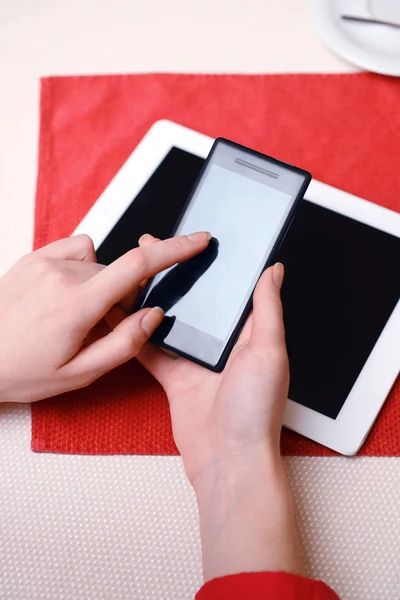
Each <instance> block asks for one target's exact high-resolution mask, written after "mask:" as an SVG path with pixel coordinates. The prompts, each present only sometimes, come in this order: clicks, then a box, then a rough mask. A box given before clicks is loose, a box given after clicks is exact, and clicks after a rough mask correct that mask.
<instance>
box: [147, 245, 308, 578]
mask: <svg viewBox="0 0 400 600" xmlns="http://www.w3.org/2000/svg"><path fill="white" fill-rule="evenodd" d="M158 243H159V242H158V241H157V240H155V239H154V238H152V237H151V236H145V237H143V238H142V244H143V246H144V247H148V246H150V247H151V246H153V245H154V246H157V244H158ZM283 277H284V270H283V266H282V265H280V264H277V265H275V266H274V267H272V268H270V269H268V270H267V271H266V272H265V273H264V274H263V276H262V277H261V279H260V281H259V282H258V285H257V287H256V290H255V292H254V299H253V312H252V315H251V316H250V317H249V319H248V321H247V323H246V325H245V327H244V329H243V331H242V333H241V335H240V338H239V340H238V342H237V344H236V346H235V348H234V350H233V352H232V354H231V356H230V358H229V361H228V363H227V365H226V367H225V370H224V371H223V372H222V373H213V372H211V371H208V370H206V369H204V368H202V367H200V366H198V365H196V364H194V363H192V362H189V361H188V360H185V359H183V358H177V359H174V358H172V357H170V356H168V355H167V354H165V352H163V351H162V350H160V349H159V348H156V347H154V346H152V345H151V344H146V345H145V346H144V348H143V350H142V351H141V352H140V354H139V355H138V359H139V360H140V361H141V362H142V363H143V365H144V366H145V367H146V368H147V369H148V370H149V371H150V372H151V373H152V374H153V375H154V376H155V377H156V379H158V381H159V382H160V383H161V385H162V386H163V387H164V389H165V391H166V393H167V396H168V398H169V402H170V409H171V417H172V426H173V432H174V438H175V442H176V444H177V446H178V448H179V450H180V452H181V455H182V458H183V463H184V467H185V470H186V473H187V476H188V478H189V480H190V481H191V483H192V485H193V487H194V490H195V492H196V496H197V500H198V504H199V511H200V526H201V536H202V546H203V568H204V576H205V579H206V580H209V579H212V578H214V577H218V576H221V575H227V574H229V573H238V572H243V571H257V570H283V571H290V572H293V573H300V574H302V573H303V566H302V561H301V556H300V551H299V546H298V542H297V536H296V528H295V522H294V517H293V510H292V503H291V496H290V491H289V488H288V484H287V481H286V477H285V472H284V469H283V465H282V461H281V459H280V452H279V439H280V431H281V427H282V420H283V413H284V409H285V405H286V399H287V393H288V385H289V367H288V357H287V352H286V345H285V331H284V325H283V318H282V305H281V300H280V288H281V285H282V281H283Z"/></svg>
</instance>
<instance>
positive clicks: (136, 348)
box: [62, 307, 164, 387]
mask: <svg viewBox="0 0 400 600" xmlns="http://www.w3.org/2000/svg"><path fill="white" fill-rule="evenodd" d="M163 318H164V311H163V310H162V309H161V308H159V307H154V308H144V309H142V310H139V311H138V312H136V313H134V314H132V315H130V316H128V317H126V318H125V319H123V320H122V321H121V322H120V323H119V324H118V325H117V326H116V327H115V329H114V330H113V331H111V333H109V334H108V335H106V336H104V337H103V338H101V339H99V340H97V341H96V342H94V343H93V344H91V345H90V346H87V347H86V348H82V350H80V351H79V352H78V354H77V355H76V356H75V357H74V358H73V359H72V360H70V361H69V362H68V363H67V364H66V365H64V367H62V369H63V371H64V374H65V375H66V376H67V377H70V378H72V380H73V381H74V382H75V384H76V385H75V387H83V386H85V385H88V384H89V383H91V382H93V381H95V380H96V379H98V378H99V377H101V376H102V375H104V374H105V373H107V372H108V371H111V370H112V369H114V368H115V367H118V366H119V365H122V364H123V363H125V362H127V361H128V360H130V359H131V358H133V357H134V356H136V355H137V354H138V353H139V352H140V350H141V349H142V347H143V346H144V344H145V343H146V342H147V341H148V339H149V338H150V336H151V335H152V334H153V333H154V331H155V330H156V329H157V327H158V326H159V325H160V323H161V321H162V320H163Z"/></svg>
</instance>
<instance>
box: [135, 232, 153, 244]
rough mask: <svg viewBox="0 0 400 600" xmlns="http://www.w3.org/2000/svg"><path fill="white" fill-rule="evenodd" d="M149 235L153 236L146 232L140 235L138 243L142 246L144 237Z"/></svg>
mask: <svg viewBox="0 0 400 600" xmlns="http://www.w3.org/2000/svg"><path fill="white" fill-rule="evenodd" d="M149 237H153V236H152V235H150V233H144V234H143V235H141V236H140V238H139V241H138V244H139V246H140V243H141V242H143V240H144V239H146V238H149Z"/></svg>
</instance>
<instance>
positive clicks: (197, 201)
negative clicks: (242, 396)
mask: <svg viewBox="0 0 400 600" xmlns="http://www.w3.org/2000/svg"><path fill="white" fill-rule="evenodd" d="M310 181H311V175H310V174H309V173H308V172H307V171H303V170H302V169H298V168H296V167H293V166H291V165H288V164H286V163H283V162H281V161H278V160H276V159H273V158H270V157H268V156H265V155H263V154H259V153H257V152H255V151H253V150H249V149H248V148H245V147H243V146H239V145H238V144H235V143H233V142H230V141H228V140H225V139H222V138H218V139H217V140H216V141H215V143H214V145H213V147H212V149H211V152H210V154H209V156H208V158H207V161H206V162H205V164H204V167H203V169H202V171H201V173H200V175H199V178H198V180H197V182H196V184H195V186H194V188H193V190H192V192H191V195H190V197H189V199H188V201H187V203H186V206H185V207H184V210H183V213H182V215H181V217H180V218H179V219H178V224H177V227H176V230H175V232H174V234H175V235H185V234H186V233H189V232H190V231H195V230H203V231H210V232H211V234H212V236H213V240H212V242H211V243H210V247H209V248H208V250H207V251H206V252H205V253H204V256H203V255H200V256H198V257H196V258H194V259H191V260H189V261H188V263H187V264H185V265H180V266H177V267H172V268H171V269H168V270H167V271H164V272H163V273H160V274H159V275H157V276H156V277H155V278H154V279H153V280H152V281H151V282H150V284H149V286H148V289H147V290H146V293H145V299H144V304H143V306H145V307H148V306H160V307H161V308H163V309H164V311H165V320H164V323H163V325H162V326H161V327H160V328H159V330H158V331H157V332H156V334H155V336H154V340H153V341H155V342H156V343H158V344H159V345H160V346H162V347H164V348H167V349H169V350H172V351H174V352H176V353H178V354H180V355H182V356H185V357H187V358H190V359H191V360H193V361H194V362H198V363H200V364H202V365H204V366H206V367H208V368H210V369H212V370H214V371H221V370H222V369H223V368H224V366H225V364H226V361H227V359H228V357H229V354H230V352H231V350H232V348H233V345H234V343H235V341H236V339H237V337H238V335H239V333H240V330H241V328H242V326H243V324H244V321H245V319H246V316H247V315H248V313H249V310H250V308H251V302H252V294H253V291H254V287H255V285H256V283H257V281H258V279H259V277H260V275H261V273H262V272H263V271H264V270H265V269H266V268H267V267H268V266H269V265H271V264H272V263H273V262H274V258H275V255H276V252H277V250H278V248H279V246H280V245H281V243H282V241H283V239H284V236H285V234H286V232H287V230H288V227H289V225H290V222H291V220H292V218H293V215H294V211H295V209H296V207H297V204H298V202H299V200H300V199H301V198H302V197H303V196H304V193H305V191H306V189H307V187H308V185H309V183H310Z"/></svg>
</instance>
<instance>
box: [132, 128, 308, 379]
mask: <svg viewBox="0 0 400 600" xmlns="http://www.w3.org/2000/svg"><path fill="white" fill-rule="evenodd" d="M220 144H224V145H226V146H229V147H231V148H234V149H235V150H240V151H241V152H242V153H244V154H245V155H246V156H249V157H252V156H254V157H257V158H259V159H262V160H265V161H268V163H273V164H275V165H277V166H279V167H281V168H283V169H286V170H289V171H292V172H295V173H298V174H299V175H300V176H301V177H303V179H304V180H303V183H302V185H301V187H300V189H299V191H298V193H297V195H296V196H295V198H294V200H293V204H292V207H291V209H290V212H289V213H288V215H287V217H286V219H285V222H284V223H283V225H282V229H281V231H280V232H279V235H278V237H277V239H276V241H275V244H274V245H273V247H272V249H271V252H270V254H269V256H268V259H267V261H266V262H265V264H264V266H263V269H262V272H261V274H262V273H263V272H264V271H265V270H266V269H268V267H270V266H271V265H272V264H273V263H274V258H275V257H276V254H277V252H278V250H279V248H280V246H281V244H282V242H283V240H284V238H285V236H286V234H287V232H288V230H289V227H290V224H291V223H292V221H293V218H294V215H295V213H296V210H297V209H298V207H299V203H300V202H301V200H302V199H303V197H304V194H305V192H306V190H307V188H308V186H309V184H310V182H311V179H312V177H311V173H309V172H308V171H305V170H304V169H301V168H299V167H295V166H293V165H290V164H288V163H285V162H284V161H281V160H278V159H276V158H273V157H271V156H268V155H266V154H262V153H261V152H257V151H256V150H253V149H251V148H247V147H246V146H243V145H241V144H237V143H235V142H233V141H232V140H228V139H226V138H223V137H218V138H216V140H215V141H214V143H213V145H212V147H211V150H210V152H209V154H208V156H207V159H206V160H205V162H204V164H203V166H202V168H201V170H200V172H199V175H198V177H197V179H196V181H195V183H194V185H193V188H192V190H191V192H190V194H189V196H188V198H187V200H186V202H185V204H184V206H183V208H182V210H181V212H180V214H179V217H178V219H177V221H176V224H175V227H174V229H173V231H172V232H171V236H174V235H175V234H176V233H177V231H178V230H179V228H180V226H181V222H182V220H183V219H184V217H185V215H186V212H187V210H188V207H189V205H190V204H191V202H192V199H193V196H194V195H195V194H196V192H197V188H198V186H199V185H200V184H201V182H202V181H203V178H204V175H205V173H206V171H207V169H208V166H209V165H210V163H212V162H213V156H214V153H215V151H216V149H217V148H218V146H219V145H220ZM249 179H250V177H249ZM152 282H153V279H151V280H150V281H149V282H148V284H147V286H146V289H145V290H144V294H143V295H144V296H146V293H147V291H148V290H149V288H151V285H152ZM254 287H255V286H254ZM253 292H254V288H253V291H252V292H251V294H250V297H249V299H248V301H247V303H246V305H245V307H244V309H243V311H242V313H241V314H240V316H239V318H238V321H237V324H236V325H235V327H234V329H233V330H232V333H231V335H230V336H229V338H228V339H227V340H226V342H225V345H224V347H223V350H222V352H221V355H220V358H219V359H218V361H217V363H216V364H211V363H209V362H206V361H204V360H201V359H199V358H198V357H196V356H194V355H193V354H190V353H188V352H185V351H184V350H182V349H181V348H178V347H176V346H173V345H171V344H168V343H166V342H165V341H157V345H159V346H160V347H161V348H164V349H165V350H169V351H171V352H175V353H176V354H178V355H179V356H182V357H183V358H187V359H188V360H191V361H192V362H194V363H196V364H198V365H201V366H202V367H205V368H207V369H210V370H211V371H214V372H216V373H220V372H221V371H222V370H223V369H224V367H225V365H226V363H227V361H228V359H229V356H230V354H231V352H232V350H233V348H234V346H235V343H236V341H237V339H238V337H239V335H240V332H241V330H242V329H243V325H244V323H245V322H246V319H247V317H248V315H249V313H250V311H251V307H252V303H253ZM210 337H211V336H210Z"/></svg>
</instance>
